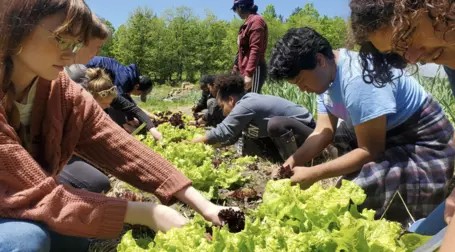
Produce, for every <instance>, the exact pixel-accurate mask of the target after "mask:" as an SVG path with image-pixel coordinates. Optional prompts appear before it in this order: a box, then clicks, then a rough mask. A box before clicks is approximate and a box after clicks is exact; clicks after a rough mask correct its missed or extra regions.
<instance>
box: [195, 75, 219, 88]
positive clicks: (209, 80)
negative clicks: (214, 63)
mask: <svg viewBox="0 0 455 252" xmlns="http://www.w3.org/2000/svg"><path fill="white" fill-rule="evenodd" d="M215 78H216V77H215V75H204V76H202V77H201V80H200V81H199V85H200V87H201V88H204V87H207V85H213V84H214V83H215Z"/></svg>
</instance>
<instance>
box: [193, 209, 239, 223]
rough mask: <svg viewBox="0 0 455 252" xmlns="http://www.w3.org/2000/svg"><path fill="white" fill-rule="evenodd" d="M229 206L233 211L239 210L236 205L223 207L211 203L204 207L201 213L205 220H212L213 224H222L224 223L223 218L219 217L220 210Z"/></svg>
mask: <svg viewBox="0 0 455 252" xmlns="http://www.w3.org/2000/svg"><path fill="white" fill-rule="evenodd" d="M229 208H231V209H233V210H234V211H240V208H238V207H225V206H220V205H215V204H212V205H211V206H209V207H208V208H206V209H205V210H204V211H203V212H202V213H201V214H202V216H203V217H204V218H205V219H206V220H207V221H210V222H212V223H213V224H214V225H215V226H223V225H225V224H226V223H225V222H224V220H222V219H220V217H219V213H220V211H221V210H223V209H229Z"/></svg>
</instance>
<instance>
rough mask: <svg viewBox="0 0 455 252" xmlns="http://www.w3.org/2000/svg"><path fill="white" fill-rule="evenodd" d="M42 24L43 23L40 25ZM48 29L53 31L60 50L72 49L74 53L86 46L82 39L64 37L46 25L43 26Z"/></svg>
mask: <svg viewBox="0 0 455 252" xmlns="http://www.w3.org/2000/svg"><path fill="white" fill-rule="evenodd" d="M40 26H41V25H40ZM41 27H42V28H43V29H45V30H46V31H48V32H50V33H52V36H53V37H54V39H55V41H56V42H57V46H58V48H59V49H60V50H62V51H66V50H68V49H69V50H71V52H72V53H77V52H78V51H79V50H80V49H81V48H82V47H84V43H83V42H82V41H80V40H76V41H75V40H72V39H67V38H62V37H60V36H59V35H57V34H55V32H54V31H51V30H49V29H47V28H46V27H43V26H41Z"/></svg>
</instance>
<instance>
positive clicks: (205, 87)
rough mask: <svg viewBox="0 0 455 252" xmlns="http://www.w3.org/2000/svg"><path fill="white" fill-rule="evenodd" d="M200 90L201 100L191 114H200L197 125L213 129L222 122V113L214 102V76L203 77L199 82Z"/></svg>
mask: <svg viewBox="0 0 455 252" xmlns="http://www.w3.org/2000/svg"><path fill="white" fill-rule="evenodd" d="M200 87H201V90H202V95H201V98H200V99H199V101H198V103H197V104H196V106H194V107H193V113H194V114H198V113H202V116H201V117H200V118H198V120H197V124H199V125H206V126H212V127H215V126H216V125H218V124H219V123H220V122H222V121H223V119H224V116H223V111H222V110H221V108H220V106H218V103H217V102H216V90H215V76H214V75H204V76H202V78H201V80H200Z"/></svg>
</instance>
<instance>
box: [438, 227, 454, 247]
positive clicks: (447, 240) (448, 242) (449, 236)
mask: <svg viewBox="0 0 455 252" xmlns="http://www.w3.org/2000/svg"><path fill="white" fill-rule="evenodd" d="M454 237H455V221H451V222H450V223H449V226H448V227H447V232H446V235H445V236H444V240H443V241H442V245H441V248H440V249H439V252H449V251H453V248H455V239H454Z"/></svg>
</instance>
